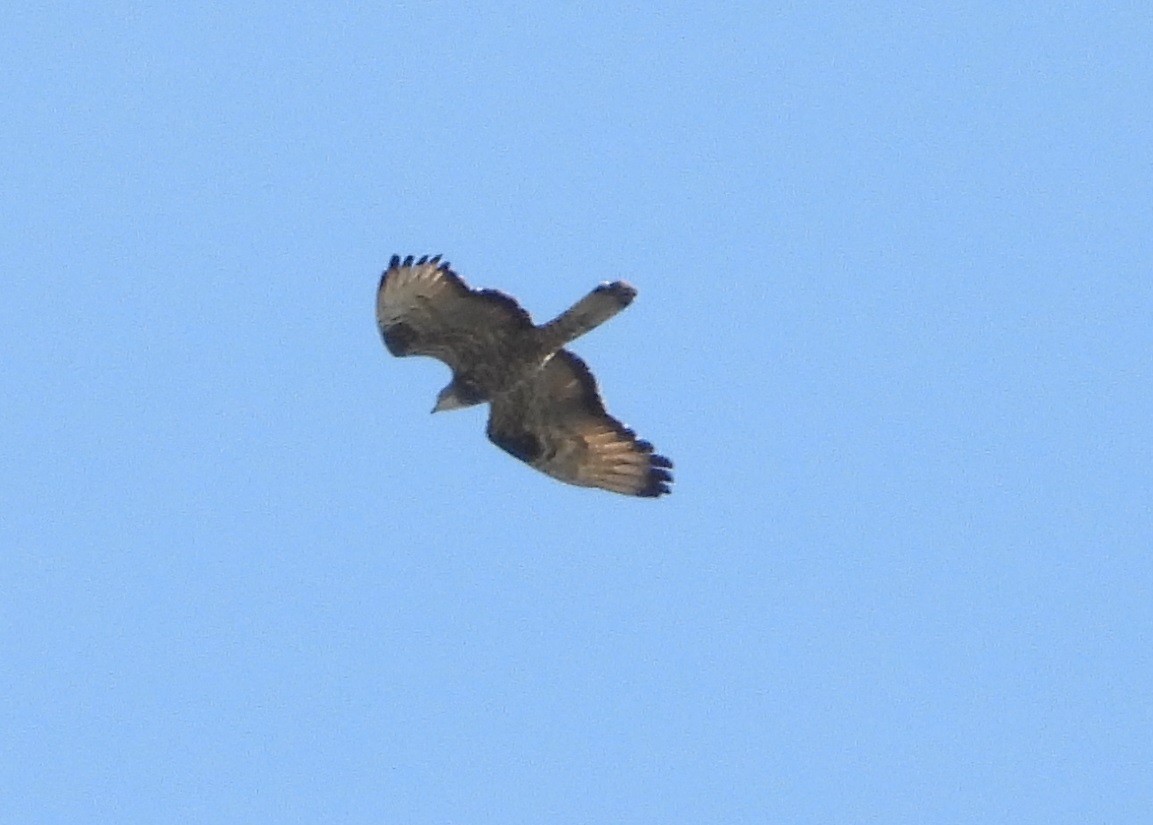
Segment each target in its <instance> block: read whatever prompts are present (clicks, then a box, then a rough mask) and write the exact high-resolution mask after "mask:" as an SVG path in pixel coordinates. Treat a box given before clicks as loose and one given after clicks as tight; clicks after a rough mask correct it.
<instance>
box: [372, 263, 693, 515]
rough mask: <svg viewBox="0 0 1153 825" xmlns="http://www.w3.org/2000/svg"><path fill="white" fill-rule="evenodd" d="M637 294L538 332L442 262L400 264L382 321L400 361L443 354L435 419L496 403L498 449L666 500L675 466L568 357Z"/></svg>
mask: <svg viewBox="0 0 1153 825" xmlns="http://www.w3.org/2000/svg"><path fill="white" fill-rule="evenodd" d="M635 296H636V290H635V289H633V288H632V287H631V286H629V285H628V284H626V283H624V282H623V281H616V282H614V283H611V284H601V285H600V286H598V287H597V288H596V289H594V290H593V291H592V292H590V293H589V294H588V295H586V296H585V297H584V298H582V299H581V300H580V301H578V302H577V303H576V304H574V305H573V306H572V307H571V308H570V309H568V310H566V311H565V312H563V313H561V314H560V315H559V316H557V317H556V318H555V319H553V320H552V321H549V322H548V323H546V324H541V325H540V326H537V325H534V324H533V322H532V319H531V318H530V317H529V314H528V313H527V312H525V310H524V309H522V308H521V306H520V305H519V304H518V303H517V302H516V301H515V300H514V299H513V298H511V297H509V296H508V295H505V294H504V293H503V292H497V291H496V290H491V289H480V290H477V289H470V288H469V287H468V286H466V285H465V283H464V281H463V280H461V278H460V276H459V275H457V274H456V273H455V272H453V271H452V269H451V268H450V267H449V265H448V263H446V262H444V263H442V262H441V260H440V256H439V255H438V256H436V257H433V258H429V257H427V256H425V257H423V258H420V259H419V260H413V258H412V256H409V257H407V258H405V259H404V260H403V261H402V260H401V259H400V256H398V255H394V256H393V257H392V260H391V261H390V262H389V266H388V269H387V270H386V271H385V273H384V274H383V275H382V276H381V279H380V288H379V290H378V292H377V299H376V320H377V324H378V326H379V327H380V333H381V337H382V338H383V339H384V343H385V346H386V347H387V348H388V351H389V352H391V353H392V354H393V355H397V356H408V355H431V356H432V357H434V358H438V359H440V360H441V361H443V362H444V363H446V364H448V366H449V368H450V369H451V370H452V381H451V382H450V383H449V385H448V386H447V387H445V388H444V389H443V390H441V392H440V394H439V395H438V396H437V403H436V406H435V407H434V408H433V412H437V411H439V410H449V409H456V408H459V407H467V406H472V405H474V404H481V403H485V402H488V403H490V404H491V407H490V410H489V420H488V429H487V432H488V437H489V439H490V440H491V441H492V442H493V443H494V444H496V445H497V446H498V447H500V448H501V449H502V450H505V451H506V452H508V453H509V454H511V455H513V456H515V457H516V458H519V459H520V460H521V461H524V462H525V463H527V464H529V465H531V466H532V467H535V468H536V469H538V470H540V471H541V472H543V473H547V474H548V475H550V476H552V477H553V478H556V479H559V480H561V481H565V482H568V483H569V484H577V485H581V486H584V487H600V488H603V489H605V490H611V491H613V492H617V493H623V494H625V495H634V496H659V495H662V494H664V493H668V492H669V484H671V483H672V474H671V473H670V472H669V470H670V469H671V468H672V462H671V461H669V460H668V459H667V458H665V457H664V456H662V455H657V454H655V453H654V452H653V446H652V444H650V443H649V442H647V441H644V440H641V439H638V438H637V437H636V435H635V434H634V433H633V431H632V430H630V429H629V428H628V427H626V426H625V425H623V424H622V423H621V422H620V421H618V420H617V419H615V418H613V417H612V416H611V415H609V414H608V413H607V412H606V410H605V408H604V403H603V402H602V401H601V397H600V393H599V392H598V391H597V385H596V380H595V379H594V378H593V376H592V373H591V372H589V369H588V367H587V366H585V363H584V362H583V361H581V359H580V358H578V357H577V356H575V355H573V354H572V353H571V352H569V351H568V350H566V349H563V347H564V345H565V344H567V343H569V342H570V341H572V340H574V339H575V338H577V337H579V336H581V335H583V334H585V333H586V332H588V331H590V330H592V329H594V328H595V327H597V326H599V325H600V324H603V323H604V322H605V321H607V320H608V319H609V318H611V317H612V316H614V315H616V314H617V313H618V312H620V311H621V310H622V309H624V308H625V307H626V306H628V305H629V304H630V303H631V302H632V300H633V298H634V297H635Z"/></svg>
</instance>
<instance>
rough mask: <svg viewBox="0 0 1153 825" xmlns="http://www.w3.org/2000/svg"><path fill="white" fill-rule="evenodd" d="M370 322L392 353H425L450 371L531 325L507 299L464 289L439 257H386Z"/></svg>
mask: <svg viewBox="0 0 1153 825" xmlns="http://www.w3.org/2000/svg"><path fill="white" fill-rule="evenodd" d="M376 322H377V326H379V327H380V334H381V337H382V338H383V339H384V344H385V346H386V347H388V351H389V352H391V353H392V354H393V355H399V356H404V355H431V356H433V357H434V358H439V359H440V360H441V361H444V362H445V363H446V364H448V365H449V367H451V368H452V369H453V370H454V371H459V370H462V369H467V368H468V367H469V366H471V365H473V364H476V363H478V362H483V361H485V360H490V359H492V358H495V357H498V354H499V352H500V349H501V348H500V344H501V342H502V341H503V340H504V339H505V338H506V337H507V336H509V335H510V334H512V333H514V332H517V331H520V330H524V329H531V328H532V319H531V318H530V317H529V314H528V313H527V312H525V311H524V309H523V308H522V307H521V306H520V304H518V303H517V302H516V301H515V300H514V299H513V298H511V297H509V296H508V295H505V294H504V293H503V292H498V291H496V290H494V289H470V288H469V287H468V286H467V285H466V284H465V283H464V281H463V280H462V279H461V277H460V276H459V275H457V274H456V273H455V272H453V271H452V268H451V267H450V266H449V264H448V263H447V262H442V261H441V260H440V256H439V255H437V256H436V257H433V258H429V257H428V256H425V257H423V258H420V259H419V260H415V261H414V260H413V257H412V256H411V255H410V256H408V257H407V258H405V259H404V260H401V258H400V256H399V255H393V256H392V260H391V261H390V262H389V265H388V269H387V270H385V272H384V274H383V275H381V277H380V288H379V289H378V290H377V293H376Z"/></svg>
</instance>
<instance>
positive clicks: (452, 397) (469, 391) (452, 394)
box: [432, 378, 487, 413]
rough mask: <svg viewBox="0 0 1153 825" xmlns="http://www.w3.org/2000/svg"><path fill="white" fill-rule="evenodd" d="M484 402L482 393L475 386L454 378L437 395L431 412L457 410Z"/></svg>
mask: <svg viewBox="0 0 1153 825" xmlns="http://www.w3.org/2000/svg"><path fill="white" fill-rule="evenodd" d="M486 400H487V399H486V398H485V397H484V393H483V392H482V391H481V389H480V388H479V387H477V386H476V385H475V384H473V383H471V382H469V381H462V380H458V379H456V378H454V379H453V380H452V382H451V383H450V384H449V385H448V386H447V387H445V388H444V389H443V390H441V391H440V392H439V393H438V394H437V396H436V406H434V407H433V408H432V411H433V412H434V413H438V412H444V411H445V410H459V409H460V408H461V407H472V406H475V405H477V404H481V403H483V402H484V401H486Z"/></svg>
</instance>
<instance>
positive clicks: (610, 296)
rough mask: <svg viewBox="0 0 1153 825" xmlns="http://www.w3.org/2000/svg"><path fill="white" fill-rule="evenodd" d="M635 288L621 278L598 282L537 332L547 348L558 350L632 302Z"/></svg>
mask: <svg viewBox="0 0 1153 825" xmlns="http://www.w3.org/2000/svg"><path fill="white" fill-rule="evenodd" d="M636 295H637V291H636V290H635V289H634V288H633V287H631V286H629V285H628V284H626V283H625V282H624V281H614V282H613V283H611V284H601V285H600V286H598V287H597V288H596V289H594V290H593V291H592V292H590V293H589V294H588V295H586V296H584V297H583V298H581V299H580V300H579V301H577V302H576V303H575V304H573V305H572V306H571V307H569V308H568V309H566V310H565V311H564V312H562V313H561V314H560V315H558V316H557V317H556V318H554V319H553V320H551V321H549V322H548V323H547V324H544V325H542V326H541V327H540V328H539V329H540V333H541V335H542V337H543V339H544V343H545V345H546V346H547V347H548V349H550V350H553V351H555V350H558V349H560V348H561V347H563V346H564V345H565V344H567V343H569V342H570V341H572V340H574V339H576V338H579V337H580V336H582V335H584V334H585V333H586V332H589V331H590V330H593V329H595V328H596V327H599V326H600V325H601V324H603V323H604V322H605V321H607V320H608V319H609V318H612V317H613V316H614V315H616V314H617V313H618V312H620V311H621V310H622V309H624V308H625V307H627V306H628V305H629V304H631V303H632V302H633V298H635V297H636Z"/></svg>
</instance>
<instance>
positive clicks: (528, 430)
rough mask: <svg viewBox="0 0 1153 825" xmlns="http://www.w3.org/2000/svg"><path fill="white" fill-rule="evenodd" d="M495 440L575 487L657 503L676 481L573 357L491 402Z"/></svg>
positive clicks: (564, 354)
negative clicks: (615, 414)
mask: <svg viewBox="0 0 1153 825" xmlns="http://www.w3.org/2000/svg"><path fill="white" fill-rule="evenodd" d="M488 437H489V439H490V440H491V441H492V442H493V443H494V444H496V445H497V446H498V447H500V448H501V449H502V450H504V451H506V452H508V453H509V454H511V455H513V456H515V457H517V458H519V459H520V460H521V461H524V462H525V463H527V464H529V465H531V466H533V467H535V468H536V469H538V470H540V471H541V472H543V473H547V474H548V475H550V476H552V477H553V478H556V479H560V480H561V481H566V482H568V483H569V484H578V485H580V486H583V487H601V488H603V489H605V490H611V491H613V492H615V493H623V494H625V495H633V496H650V497H655V496H659V495H662V494H664V493H668V492H669V484H671V483H672V480H673V477H672V473H671V472H669V471H670V470H671V469H672V466H673V465H672V462H671V461H669V460H668V459H667V458H665V457H664V456H663V455H657V454H656V453H654V452H653V445H652V444H650V443H649V442H647V441H644V440H641V439H639V438H637V437H636V434H635V433H634V432H633V431H632V430H630V429H629V428H628V427H626V426H625V425H624V424H622V423H621V422H620V421H618V420H617V419H615V418H613V417H612V416H611V415H609V414H608V413H607V412H606V411H605V408H604V403H603V402H602V401H601V397H600V393H599V392H598V391H597V385H596V379H594V378H593V376H592V373H591V372H589V369H588V367H587V366H586V365H585V363H584V361H582V360H581V359H580V358H578V357H577V356H575V355H573V354H572V353H571V352H569V351H568V350H560V351H559V352H558V353H557V354H556V355H554V356H553V357H552V358H550V359H549V360H548V362H547V363H546V364H545V365H544V366H543V367H542V368H541V369H540V370H539V371H538V372H537V373H536V374H535V375H534V377H533V378H531V379H529V380H526V381H524V382H522V383H520V384H518V385H517V386H516V387H515V388H514V389H512V390H511V391H509V392H507V393H501V394H500V395H497V396H495V397H494V398H493V399H492V408H491V411H490V414H489V421H488Z"/></svg>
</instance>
